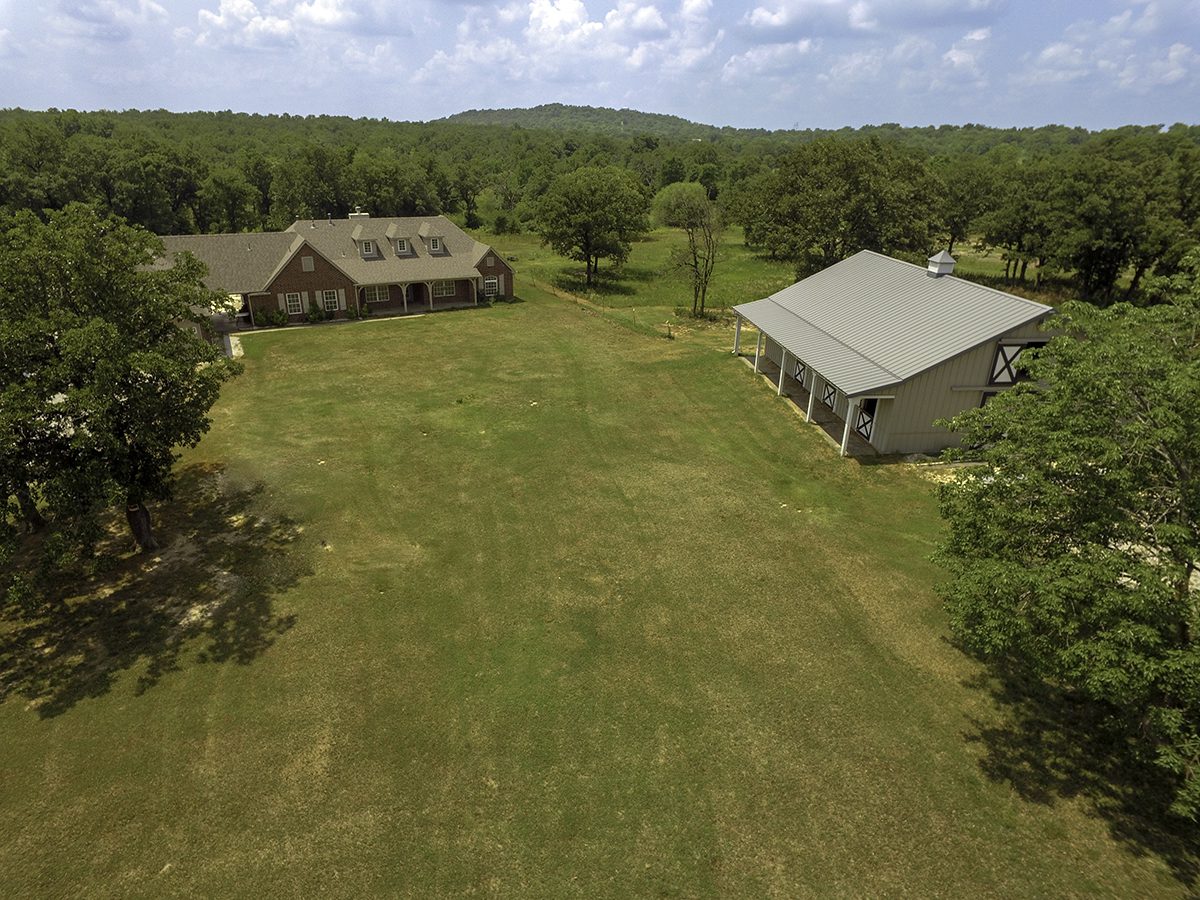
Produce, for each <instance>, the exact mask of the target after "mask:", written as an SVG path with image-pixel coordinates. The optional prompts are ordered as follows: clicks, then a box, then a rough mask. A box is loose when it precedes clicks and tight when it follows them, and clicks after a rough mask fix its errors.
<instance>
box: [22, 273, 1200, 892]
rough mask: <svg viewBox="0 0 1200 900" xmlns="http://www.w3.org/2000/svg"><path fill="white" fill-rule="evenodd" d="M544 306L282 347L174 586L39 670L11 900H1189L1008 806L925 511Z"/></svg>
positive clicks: (671, 349) (264, 339) (722, 385)
mask: <svg viewBox="0 0 1200 900" xmlns="http://www.w3.org/2000/svg"><path fill="white" fill-rule="evenodd" d="M522 294H523V296H524V298H525V302H522V303H514V304H502V305H497V306H496V307H494V308H490V309H486V308H481V309H478V310H467V311H463V312H455V313H445V314H439V315H433V316H425V317H421V318H412V319H407V320H387V321H375V322H367V323H362V324H357V323H356V324H351V325H346V326H336V327H322V328H308V329H295V330H287V331H282V332H274V333H263V334H255V335H251V336H249V337H247V338H246V339H245V347H246V373H245V375H244V376H242V377H241V378H240V379H238V380H237V381H235V382H233V383H231V384H229V385H228V386H227V387H226V390H225V392H224V395H223V396H222V398H221V400H220V402H219V403H218V405H217V407H216V408H215V411H214V418H215V423H214V427H213V429H212V431H211V433H210V434H209V435H208V436H207V437H206V438H205V440H204V441H203V443H202V444H201V445H200V447H199V448H198V449H196V450H195V451H193V452H189V453H188V454H187V455H186V456H185V458H184V460H183V462H182V464H181V474H182V476H183V485H182V488H181V491H180V496H179V500H178V501H177V502H176V503H174V504H168V505H163V506H160V507H159V508H158V510H157V511H156V514H157V515H158V517H159V520H160V528H161V537H162V538H163V540H164V542H165V544H166V545H167V547H166V549H165V550H164V552H163V553H162V554H161V555H160V561H159V562H157V563H153V562H148V563H146V568H145V570H144V571H140V572H130V571H129V570H128V568H121V567H118V569H117V570H116V572H115V573H114V574H113V575H111V577H112V578H113V579H116V578H118V576H120V577H121V578H122V579H123V580H121V581H120V583H119V584H117V585H116V586H115V587H113V586H109V587H108V588H104V589H103V590H100V591H96V592H94V593H93V596H92V597H91V599H86V598H85V599H77V600H76V601H73V602H74V603H75V605H76V607H78V609H79V610H91V612H90V613H89V612H82V611H80V612H78V613H77V614H76V618H75V619H73V620H72V621H73V622H74V623H75V624H74V625H73V626H72V628H70V629H65V630H62V631H60V632H55V634H57V638H58V639H59V640H61V641H64V642H66V644H68V645H69V647H68V649H67V650H56V649H55V647H54V646H52V645H50V644H37V645H36V646H33V645H31V646H33V649H32V650H30V649H28V648H26V650H25V651H24V654H23V655H22V654H21V652H18V651H17V650H14V649H13V648H14V647H20V646H21V644H20V643H19V642H18V643H16V644H14V643H13V642H12V641H11V640H10V642H9V643H8V645H7V647H8V651H9V652H8V653H7V655H6V656H5V657H4V660H5V664H6V666H9V669H8V670H7V671H6V673H5V675H6V680H5V682H4V684H5V687H6V691H5V694H6V699H5V700H4V702H3V703H2V704H0V735H2V737H0V751H2V754H0V755H2V758H3V761H4V765H3V775H2V777H0V810H2V812H0V815H2V816H3V824H4V827H3V831H2V832H0V893H3V894H4V895H5V896H10V897H13V896H46V897H50V896H54V897H57V896H86V897H128V896H145V897H164V896H233V895H236V896H249V897H262V896H295V897H314V896H342V897H358V896H365V895H402V896H458V895H489V896H491V895H495V896H520V897H526V896H534V897H571V896H576V897H600V896H604V897H626V896H664V897H694V896H775V897H795V896H828V895H833V894H842V895H879V894H896V895H916V896H929V895H944V896H978V895H988V894H990V895H1001V894H1003V895H1009V896H1027V895H1068V894H1076V895H1078V894H1106V895H1110V896H1146V895H1151V894H1167V893H1182V892H1183V891H1184V890H1185V889H1186V885H1184V884H1183V883H1182V882H1181V881H1179V880H1177V879H1176V876H1175V875H1174V874H1173V872H1172V869H1171V867H1170V866H1169V865H1168V863H1167V862H1166V861H1165V860H1164V859H1162V858H1160V857H1159V856H1156V855H1155V854H1153V853H1149V852H1141V851H1142V850H1143V849H1144V848H1139V847H1138V846H1136V845H1133V844H1129V843H1123V842H1121V841H1120V840H1118V839H1117V838H1116V837H1114V836H1113V833H1112V830H1111V829H1110V827H1109V824H1108V822H1107V821H1106V819H1105V818H1103V817H1101V816H1098V815H1096V813H1095V810H1094V809H1093V807H1092V806H1091V805H1090V803H1089V802H1088V801H1086V800H1085V799H1067V798H1063V797H1060V796H1053V797H1049V798H1047V799H1045V800H1044V802H1032V801H1030V800H1027V799H1022V797H1021V796H1020V795H1019V794H1018V792H1016V791H1015V790H1014V789H1013V788H1012V787H1011V786H1010V785H1009V784H1007V783H1005V782H1003V781H994V780H990V779H989V778H988V777H987V776H986V775H985V774H984V772H983V770H982V768H981V759H982V758H983V757H984V755H985V754H986V753H987V752H988V748H987V744H986V741H985V740H981V739H980V738H979V736H980V735H981V734H982V733H984V732H986V731H987V730H988V729H991V728H993V727H998V726H999V725H1001V724H1002V720H1001V719H1000V715H1001V713H1000V711H998V710H997V709H996V708H994V707H993V705H992V701H991V700H990V699H989V694H988V693H987V692H986V691H984V690H982V689H980V688H979V687H977V686H973V681H974V680H975V679H976V677H977V674H978V673H977V671H976V670H975V668H974V667H973V666H972V665H971V664H970V663H968V662H967V661H966V660H965V659H964V658H963V657H962V656H961V655H960V654H959V653H958V652H957V651H956V650H955V649H953V648H952V647H951V646H950V645H949V644H948V642H947V640H946V631H945V623H944V621H943V617H942V615H941V612H940V610H939V605H938V602H937V600H936V598H935V596H934V593H933V584H934V582H935V579H936V578H937V572H936V570H935V568H934V567H933V565H932V564H931V563H930V562H929V561H928V557H929V554H930V552H931V550H932V549H933V546H934V543H935V541H936V540H937V537H938V534H939V523H938V519H937V515H936V511H935V505H934V500H933V496H932V492H931V486H930V483H929V482H928V481H926V480H925V479H924V478H922V477H920V476H919V475H917V474H915V473H914V472H913V471H911V470H909V469H907V468H905V467H901V466H860V465H858V464H856V463H854V462H847V461H842V460H839V459H838V458H837V456H836V452H835V450H834V449H833V448H831V447H829V446H828V445H827V444H826V443H825V442H824V441H823V440H822V439H821V438H820V437H818V436H817V435H816V434H814V433H813V431H812V430H810V429H809V428H808V427H807V426H805V425H804V424H803V423H802V421H801V420H800V419H799V418H798V417H797V416H796V415H794V414H793V413H792V412H791V411H790V410H789V409H788V408H787V406H786V405H785V404H784V403H783V401H780V400H779V399H778V398H776V397H775V396H774V393H773V392H772V391H771V390H770V389H769V388H768V387H767V386H766V385H764V384H763V383H762V382H761V381H758V380H756V379H755V377H754V376H753V375H752V374H751V373H750V372H749V370H748V369H747V367H746V366H744V365H743V364H742V363H740V362H738V361H736V360H733V359H732V358H731V357H730V356H729V355H728V353H727V352H717V347H716V342H715V341H713V340H708V339H706V338H705V335H703V334H701V335H698V336H693V337H692V338H685V339H681V340H676V341H673V342H672V341H666V340H663V339H661V338H653V337H649V336H646V335H642V334H637V333H634V332H631V331H630V330H629V329H626V328H623V327H620V326H619V325H617V324H614V323H613V322H610V321H607V320H606V319H604V318H603V317H600V316H598V315H596V314H594V313H591V312H588V311H586V310H584V309H581V308H580V307H578V306H576V305H574V304H571V303H568V302H566V301H563V300H559V299H556V298H554V297H551V296H549V295H547V294H544V293H542V292H540V291H538V290H536V289H535V288H532V287H529V288H528V289H523V290H522ZM135 564H140V563H131V562H128V561H127V562H125V563H122V565H123V566H126V567H128V566H129V565H135ZM115 608H116V609H120V610H122V612H120V613H119V614H118V613H113V612H110V610H113V609H115ZM162 609H167V610H170V615H166V616H165V617H164V616H161V615H157V614H156V613H155V612H154V611H155V610H162ZM139 610H140V612H139ZM8 627H9V632H10V634H9V637H10V638H11V636H12V635H11V632H12V628H13V627H15V626H12V625H11V624H10V625H9V626H8ZM72 629H73V630H72ZM46 640H49V639H46ZM14 659H16V660H17V663H14ZM18 663H19V665H17V664H18ZM14 665H17V668H13V666H14Z"/></svg>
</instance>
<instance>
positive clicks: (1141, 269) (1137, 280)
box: [1125, 266, 1146, 301]
mask: <svg viewBox="0 0 1200 900" xmlns="http://www.w3.org/2000/svg"><path fill="white" fill-rule="evenodd" d="M1145 273H1146V267H1145V266H1137V267H1136V268H1135V269H1134V270H1133V278H1131V279H1130V280H1129V287H1128V288H1126V289H1125V299H1126V300H1127V301H1128V300H1131V299H1132V298H1133V295H1134V294H1136V293H1137V289H1138V285H1139V284H1141V281H1142V275H1144V274H1145Z"/></svg>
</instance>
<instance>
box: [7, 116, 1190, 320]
mask: <svg viewBox="0 0 1200 900" xmlns="http://www.w3.org/2000/svg"><path fill="white" fill-rule="evenodd" d="M0 161H2V169H0V171H2V172H3V175H2V180H0V209H5V210H9V211H15V210H20V209H28V210H33V211H35V212H37V213H39V214H44V212H45V211H47V210H56V209H62V208H63V207H65V206H66V205H67V204H69V203H71V202H74V201H82V202H86V203H89V204H93V205H95V206H97V207H98V208H99V209H101V210H102V211H105V212H113V213H116V214H118V215H120V216H121V217H123V218H125V219H127V220H128V221H130V222H131V223H134V224H138V225H142V226H144V227H146V228H148V229H150V230H152V231H155V232H157V233H159V234H168V233H191V232H221V231H253V230H262V229H278V228H283V227H286V226H287V225H289V224H290V223H291V222H292V221H294V220H295V219H297V218H310V217H312V218H316V217H324V216H326V215H332V216H344V215H346V214H347V213H348V212H350V211H352V210H353V209H355V208H356V207H361V208H362V209H363V210H365V211H368V212H370V213H371V214H372V215H377V216H382V215H423V214H431V213H439V212H441V213H457V214H459V215H460V217H461V220H462V221H463V222H464V224H466V225H467V226H468V227H478V226H483V225H486V226H487V227H489V228H492V229H494V230H496V231H500V232H504V231H507V230H518V229H527V228H533V227H535V225H536V219H537V216H538V208H539V202H540V201H541V198H542V197H543V196H544V195H545V194H546V191H547V190H548V188H549V186H550V185H551V183H552V182H553V181H554V179H555V178H557V177H559V176H561V175H564V174H567V173H570V172H573V171H575V170H577V169H579V168H581V167H584V166H618V167H621V168H623V169H626V170H628V171H629V172H631V173H632V174H633V175H634V176H635V178H636V179H637V181H638V182H639V183H640V184H641V185H642V186H643V189H644V190H645V192H646V194H647V197H649V196H651V195H653V194H654V193H656V192H657V191H659V190H661V189H662V188H664V187H666V186H667V185H670V184H674V183H677V182H698V183H700V184H702V185H703V186H704V188H705V189H706V190H707V192H708V194H709V196H710V198H711V199H713V200H715V201H717V202H718V203H719V204H720V205H721V206H722V207H723V208H724V211H725V216H726V218H727V219H728V220H729V221H732V222H734V223H736V224H739V225H742V226H744V234H745V236H746V240H747V242H748V243H749V244H750V245H751V246H753V247H755V248H757V249H760V250H761V251H762V252H763V253H764V254H767V255H770V256H772V257H775V258H783V259H788V260H791V261H794V262H795V264H796V268H797V271H798V272H799V273H801V274H803V273H805V272H808V271H812V270H813V269H814V268H817V267H819V266H821V265H824V264H827V263H828V262H829V261H831V260H834V259H837V258H840V256H841V255H845V254H846V253H849V252H854V251H855V250H858V249H862V248H869V249H876V250H880V251H882V252H890V253H895V254H898V255H904V254H910V255H913V256H916V255H917V254H919V253H922V252H925V251H929V250H933V249H936V248H938V247H950V248H953V246H954V245H955V244H961V243H964V242H969V243H971V244H974V245H976V246H979V247H982V248H988V249H995V250H997V251H998V252H999V254H1000V255H1001V258H1002V259H1003V261H1004V265H1005V278H1006V279H1008V280H1022V281H1023V280H1026V279H1028V280H1029V281H1031V282H1036V281H1038V280H1040V279H1041V278H1043V277H1045V276H1047V275H1054V276H1055V277H1058V278H1065V279H1070V280H1071V282H1072V283H1073V285H1074V286H1075V288H1076V289H1077V290H1078V292H1079V293H1080V294H1082V295H1083V296H1086V297H1088V298H1091V299H1093V300H1097V301H1101V302H1103V301H1106V300H1110V299H1113V298H1115V297H1116V296H1118V295H1119V294H1121V293H1124V294H1126V295H1135V294H1138V293H1139V292H1140V290H1141V286H1142V285H1143V284H1144V279H1145V276H1146V275H1148V274H1170V273H1171V272H1173V271H1175V270H1176V269H1177V268H1178V266H1179V262H1180V260H1181V259H1182V257H1183V255H1184V253H1185V252H1186V250H1187V249H1188V248H1189V247H1190V246H1193V245H1194V244H1195V243H1196V242H1197V239H1198V237H1200V222H1198V217H1200V127H1197V126H1188V125H1174V126H1171V127H1169V128H1162V127H1158V126H1129V127H1125V128H1119V129H1114V130H1109V131H1101V132H1090V131H1087V130H1085V129H1079V128H1068V127H1063V126H1046V127H1040V128H1014V129H1001V128H990V127H985V126H978V125H964V126H938V127H927V128H909V127H901V126H898V125H879V126H870V127H865V128H860V129H841V130H837V131H813V130H807V131H779V132H766V131H756V130H745V129H734V128H716V127H713V126H708V125H698V124H695V123H691V122H687V121H686V120H683V119H678V118H675V117H672V116H662V115H655V114H648V113H638V112H636V111H632V110H597V109H591V108H587V107H567V106H561V105H551V106H543V107H537V108H535V109H532V110H493V111H471V112H468V113H462V114H460V115H458V116H454V117H451V118H450V119H447V120H441V121H437V122H429V123H413V122H392V121H389V120H387V119H350V118H346V117H337V116H289V115H281V116H274V115H272V116H261V115H248V114H240V113H232V112H228V111H226V112H197V113H170V112H166V111H161V110H160V111H125V112H111V111H100V112H77V111H74V110H65V111H63V110H53V109H52V110H48V111H45V112H31V111H25V110H4V111H0ZM481 210H487V212H488V220H487V221H484V219H483V218H482V214H481Z"/></svg>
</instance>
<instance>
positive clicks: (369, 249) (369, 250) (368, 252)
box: [362, 241, 375, 256]
mask: <svg viewBox="0 0 1200 900" xmlns="http://www.w3.org/2000/svg"><path fill="white" fill-rule="evenodd" d="M362 255H363V256H374V255H375V242H374V241H363V242H362Z"/></svg>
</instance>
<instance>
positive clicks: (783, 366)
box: [775, 347, 788, 397]
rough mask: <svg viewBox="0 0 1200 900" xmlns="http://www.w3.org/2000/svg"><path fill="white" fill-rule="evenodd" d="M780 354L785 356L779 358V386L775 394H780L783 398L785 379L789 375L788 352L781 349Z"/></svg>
mask: <svg viewBox="0 0 1200 900" xmlns="http://www.w3.org/2000/svg"><path fill="white" fill-rule="evenodd" d="M779 352H780V353H782V354H783V355H782V356H780V357H779V384H778V385H777V386H776V388H775V393H776V394H778V395H779V396H780V397H782V396H783V378H784V376H785V375H786V374H787V356H788V352H787V351H786V350H784V349H783V347H780V348H779Z"/></svg>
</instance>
